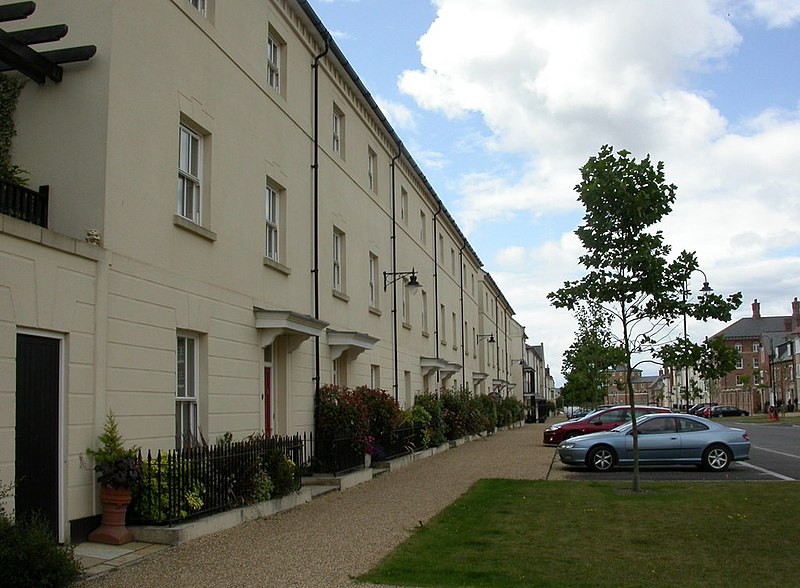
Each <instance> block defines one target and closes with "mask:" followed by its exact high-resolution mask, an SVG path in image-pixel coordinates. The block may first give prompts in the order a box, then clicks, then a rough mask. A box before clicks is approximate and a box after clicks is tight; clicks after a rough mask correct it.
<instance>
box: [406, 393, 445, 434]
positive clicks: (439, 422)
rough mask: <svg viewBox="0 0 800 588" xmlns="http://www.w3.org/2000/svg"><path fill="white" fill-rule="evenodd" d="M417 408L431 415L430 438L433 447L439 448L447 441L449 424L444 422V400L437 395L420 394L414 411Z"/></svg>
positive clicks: (415, 401) (415, 399) (415, 400)
mask: <svg viewBox="0 0 800 588" xmlns="http://www.w3.org/2000/svg"><path fill="white" fill-rule="evenodd" d="M417 407H420V408H421V409H423V410H425V412H427V413H428V414H429V415H430V421H429V435H428V436H429V438H430V444H431V446H438V445H441V444H442V443H444V442H445V441H446V440H447V424H446V423H445V420H444V414H443V407H442V400H441V398H439V396H438V395H436V394H430V393H425V394H420V395H418V396H417V397H416V398H414V410H417Z"/></svg>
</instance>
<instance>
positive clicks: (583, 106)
mask: <svg viewBox="0 0 800 588" xmlns="http://www.w3.org/2000/svg"><path fill="white" fill-rule="evenodd" d="M435 5H436V6H437V9H438V12H437V17H436V19H435V21H434V22H433V23H432V24H431V26H430V28H429V30H428V31H427V33H426V34H425V35H424V36H423V37H422V38H421V39H420V40H419V43H418V45H419V50H420V57H421V64H422V67H421V68H420V69H418V70H413V71H406V72H404V73H403V74H402V76H401V77H400V80H399V87H400V89H401V90H402V91H403V92H404V93H405V94H407V95H409V96H411V97H412V98H413V99H414V100H415V101H416V103H417V105H418V106H420V107H422V108H424V109H427V110H431V111H437V112H439V113H441V114H443V115H444V116H446V117H448V118H450V119H452V120H454V121H460V120H463V119H465V118H466V117H465V115H466V114H468V113H477V114H478V115H479V116H480V117H482V119H483V121H484V123H485V124H486V126H487V128H488V129H489V132H490V136H489V137H488V139H487V138H485V137H484V141H483V145H484V146H485V147H486V148H487V150H489V151H490V152H494V153H503V152H506V153H513V154H515V155H516V156H517V157H520V156H521V157H522V161H523V164H522V166H521V167H519V168H518V169H514V170H512V171H511V172H509V171H508V170H504V169H494V168H492V167H486V168H482V169H473V170H472V171H470V172H469V173H466V174H464V175H463V176H462V177H461V178H460V180H459V183H458V185H459V188H460V189H459V191H458V193H459V199H458V201H457V203H456V204H457V207H456V210H455V211H454V212H455V214H456V216H457V217H458V218H459V221H460V222H461V223H463V226H464V229H465V232H467V233H469V231H471V230H474V228H475V227H476V226H477V225H478V224H479V223H486V222H503V221H506V220H508V219H510V218H513V217H515V216H518V215H520V214H526V215H530V216H533V217H538V216H543V215H544V216H546V215H550V214H559V215H561V216H562V217H563V215H564V213H567V212H570V211H572V212H573V214H574V215H575V219H576V222H578V220H579V216H580V209H579V207H578V203H577V202H576V194H575V192H574V191H573V187H574V186H575V184H576V183H577V182H578V181H579V179H580V178H579V173H578V168H579V166H580V165H582V164H583V163H584V162H585V161H586V159H587V158H588V157H589V156H590V155H593V154H595V153H596V152H597V150H598V148H599V147H600V145H602V144H605V143H607V144H611V145H614V146H615V147H616V148H626V149H629V150H630V151H632V152H633V154H634V155H635V156H636V157H637V158H640V157H643V156H644V155H646V154H651V156H652V159H653V160H655V161H659V160H663V161H664V162H665V170H666V175H667V179H668V181H670V182H674V183H675V184H677V185H678V200H677V202H676V204H675V207H674V211H673V213H672V214H671V215H670V216H669V217H668V218H667V219H666V220H665V222H664V230H665V234H666V236H667V239H668V240H669V242H670V243H672V244H673V247H674V249H675V250H676V251H678V250H681V249H688V250H694V251H697V253H698V257H699V260H700V264H701V267H702V268H703V269H704V270H705V271H706V272H707V273H708V274H709V279H710V280H711V281H712V283H716V284H718V285H719V289H718V291H719V292H725V293H727V292H732V291H736V290H742V291H743V292H747V293H749V294H746V295H745V300H747V299H748V296H749V297H750V298H751V299H752V298H754V297H759V298H761V297H763V295H759V294H758V292H759V291H763V292H765V293H766V292H769V293H770V294H771V295H774V296H778V297H780V298H787V301H786V303H785V304H788V299H789V298H790V297H789V295H788V293H787V292H789V291H790V290H787V289H794V290H795V291H797V290H800V279H794V278H791V277H787V275H786V268H796V266H797V265H798V263H799V262H798V257H800V255H798V252H800V229H799V228H798V227H800V174H798V171H797V169H798V167H797V162H798V161H800V109H798V110H797V111H796V112H785V111H775V110H769V111H765V112H763V113H762V114H761V115H759V116H758V117H755V118H753V119H752V120H748V121H736V126H735V127H734V126H733V125H732V124H731V122H730V121H728V120H726V119H725V117H724V116H723V115H722V114H721V113H720V112H719V111H718V110H717V109H716V108H715V107H714V104H713V102H711V99H709V98H708V97H707V96H705V95H704V93H702V92H699V91H695V90H693V89H692V88H691V87H690V86H689V82H688V80H689V79H690V77H691V76H692V75H694V74H696V73H698V72H701V73H702V72H705V71H710V70H715V69H719V68H721V67H724V66H725V59H726V58H728V57H729V56H731V55H732V54H733V53H734V52H735V51H736V50H737V49H738V47H739V45H740V44H741V42H742V36H741V34H740V33H739V32H738V31H737V30H736V28H735V27H734V25H733V24H732V22H734V21H735V20H736V18H737V17H738V16H741V15H736V14H734V15H729V14H728V13H729V12H730V11H731V10H732V9H731V7H730V6H729V3H727V2H726V3H723V2H720V1H719V0H706V1H702V0H670V1H663V2H641V1H640V0H607V1H605V2H596V1H595V0H583V1H572V2H557V3H554V2H550V1H544V0H541V1H536V0H435ZM732 6H733V10H735V9H738V8H740V7H741V9H742V10H744V11H746V12H747V13H748V16H749V17H751V18H752V17H755V18H758V19H760V20H762V21H763V22H766V23H767V24H768V26H771V27H785V26H789V25H791V24H792V23H796V22H798V21H799V20H800V2H798V1H797V0H784V1H781V0H740V1H739V2H734V4H733V5H732ZM418 155H419V154H418V153H416V152H415V157H417V156H418ZM419 158H420V159H421V160H423V159H424V155H422V156H420V157H419ZM426 165H427V163H426ZM569 229H570V228H565V230H569ZM573 237H574V236H573ZM531 241H532V240H531V239H529V238H528V237H526V236H523V235H521V236H520V237H519V239H518V243H515V244H514V245H511V246H509V245H508V244H507V243H506V244H505V245H504V247H505V249H503V250H501V251H499V252H498V253H497V255H496V256H495V257H494V262H495V263H497V265H498V266H499V267H500V268H501V272H500V273H496V272H494V271H492V268H489V269H490V271H492V275H493V276H494V277H495V279H496V280H497V281H498V283H499V284H501V287H503V290H504V292H506V288H508V291H509V292H510V294H507V297H508V298H509V300H510V301H511V303H512V306H514V307H515V310H517V313H518V317H517V318H518V319H520V322H522V323H523V324H526V325H527V326H528V333H529V335H531V336H532V338H533V339H534V340H537V339H539V338H540V337H539V336H538V335H537V334H536V332H537V330H539V329H541V331H542V333H543V334H544V333H545V332H547V334H548V336H550V335H552V336H553V337H558V338H559V339H558V340H559V341H561V340H563V337H564V333H565V332H566V337H567V344H568V343H569V340H571V337H572V334H573V331H574V329H573V328H572V327H570V326H568V325H569V324H570V320H569V319H568V318H566V319H563V318H558V317H560V316H561V314H560V311H554V310H553V309H552V308H550V307H549V306H548V305H547V301H546V300H545V298H544V297H545V295H546V293H547V292H548V291H551V290H553V289H555V288H558V287H559V286H560V285H561V283H562V282H563V281H564V280H565V279H572V278H574V277H575V276H574V275H570V274H574V273H576V272H577V256H578V255H579V254H580V248H579V246H578V243H577V239H574V238H572V239H570V238H562V239H561V240H560V241H557V242H556V241H553V242H550V243H547V244H544V245H539V246H536V247H534V246H533V245H530V243H531ZM787 250H788V251H790V252H792V251H793V252H794V254H793V255H792V254H789V255H787V254H786V251H787ZM777 257H780V258H781V261H780V264H786V265H785V267H783V266H781V267H777V266H776V261H775V259H776V258H777ZM515 265H516V266H518V268H519V269H517V270H516V271H515V268H514V266H515ZM793 272H794V273H793V274H792V275H800V274H798V272H796V271H794V270H793ZM745 314H749V309H747V310H746V312H745ZM544 340H545V341H547V340H546V339H544ZM553 347H555V350H554V351H555V352H556V354H557V355H559V356H560V353H561V350H559V346H558V344H555V343H551V349H552V348H553ZM562 350H563V348H562ZM552 359H553V356H552V355H550V354H548V360H552Z"/></svg>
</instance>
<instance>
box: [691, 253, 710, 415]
mask: <svg viewBox="0 0 800 588" xmlns="http://www.w3.org/2000/svg"><path fill="white" fill-rule="evenodd" d="M696 271H698V272H700V273H701V274H703V280H704V282H703V287H702V288H700V294H701V295H702V296H705V295H706V294H709V293H711V292H713V291H714V290H713V289H712V288H711V286H709V285H708V276H706V272H704V271H703V270H701V269H700V268H699V267H698V268H696ZM688 291H689V280H688V278H687V279H686V281H684V282H683V340H684V342H686V341H688V335H687V331H686V298H687V294H688ZM684 369H685V374H684V375H685V378H686V379H685V381H684V385H685V386H686V410H687V411H688V410H689V365H688V364H687V365H686V366H684ZM709 400H711V399H710V398H709Z"/></svg>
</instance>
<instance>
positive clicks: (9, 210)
mask: <svg viewBox="0 0 800 588" xmlns="http://www.w3.org/2000/svg"><path fill="white" fill-rule="evenodd" d="M49 199H50V186H39V191H38V192H37V191H35V190H31V189H30V188H26V187H25V186H18V185H17V184H12V183H11V182H7V181H5V180H0V214H6V215H8V216H12V217H14V218H18V219H20V220H23V221H25V222H28V223H32V224H34V225H39V226H40V227H44V228H45V229H46V228H47V207H48V203H49Z"/></svg>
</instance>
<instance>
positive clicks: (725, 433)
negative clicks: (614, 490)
mask: <svg viewBox="0 0 800 588" xmlns="http://www.w3.org/2000/svg"><path fill="white" fill-rule="evenodd" d="M636 428H637V429H638V431H639V463H640V464H641V465H670V464H691V465H697V466H700V467H704V468H706V469H709V470H712V471H715V472H722V471H725V470H726V469H728V466H729V465H730V464H731V462H732V461H741V460H747V459H750V438H749V437H748V436H747V431H745V430H744V429H734V428H731V427H726V426H725V425H720V424H718V423H715V422H713V421H709V420H707V419H704V418H701V417H696V416H693V415H689V414H649V415H646V416H643V417H640V418H638V419H637V420H636ZM631 429H632V423H630V422H628V423H625V424H624V425H620V426H619V427H617V428H616V429H612V430H611V431H602V432H600V433H591V434H589V435H582V436H580V437H573V438H572V439H567V440H565V441H562V442H561V444H559V446H558V457H559V458H561V461H562V462H564V463H565V464H569V465H581V466H586V467H588V468H590V469H592V470H595V471H600V472H602V471H609V470H611V469H613V468H614V466H616V465H623V466H624V465H632V464H633V433H632V430H631Z"/></svg>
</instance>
